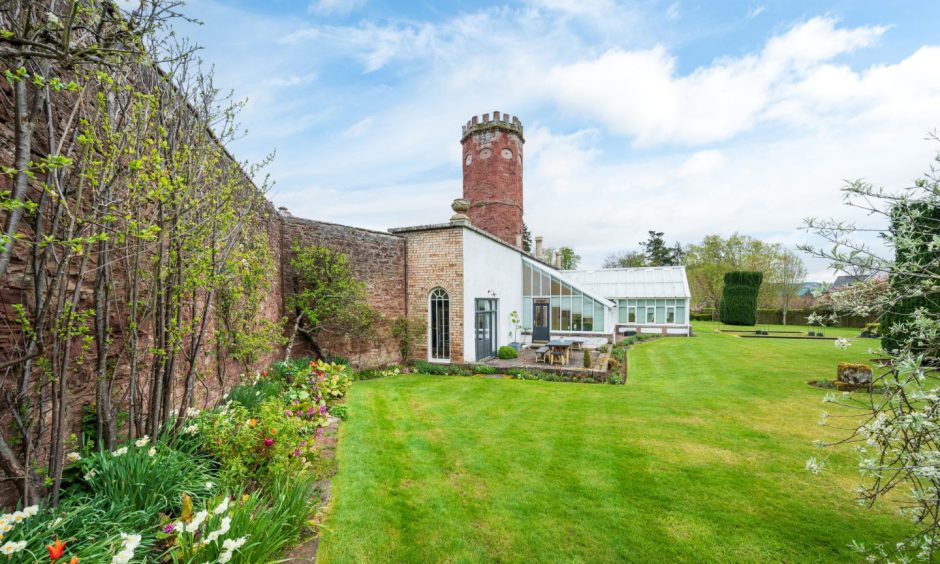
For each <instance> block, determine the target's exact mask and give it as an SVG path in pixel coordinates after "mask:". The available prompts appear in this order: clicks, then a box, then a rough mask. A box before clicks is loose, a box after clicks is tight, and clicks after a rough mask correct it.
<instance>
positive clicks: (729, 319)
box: [719, 272, 764, 325]
mask: <svg viewBox="0 0 940 564" xmlns="http://www.w3.org/2000/svg"><path fill="white" fill-rule="evenodd" d="M763 278H764V275H763V273H761V272H729V273H727V274H725V283H724V290H723V293H722V298H721V307H720V309H719V317H720V318H721V322H722V323H725V324H727V325H754V324H755V323H757V294H758V292H759V291H760V285H761V281H762V280H763Z"/></svg>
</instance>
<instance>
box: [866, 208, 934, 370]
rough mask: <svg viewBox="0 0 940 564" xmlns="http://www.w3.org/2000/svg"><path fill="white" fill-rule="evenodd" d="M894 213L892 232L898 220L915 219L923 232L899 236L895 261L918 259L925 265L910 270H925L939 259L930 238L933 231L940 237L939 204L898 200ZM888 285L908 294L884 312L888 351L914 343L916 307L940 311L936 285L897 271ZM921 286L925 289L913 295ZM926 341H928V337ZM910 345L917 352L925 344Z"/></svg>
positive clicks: (883, 329) (883, 338) (884, 338)
mask: <svg viewBox="0 0 940 564" xmlns="http://www.w3.org/2000/svg"><path fill="white" fill-rule="evenodd" d="M891 213H892V218H891V231H892V233H895V232H896V231H897V226H898V223H899V222H900V221H902V220H903V221H905V222H908V221H909V222H912V223H914V224H915V225H916V226H917V228H918V230H919V231H921V232H922V235H921V236H920V237H916V238H910V237H903V236H901V237H898V242H897V245H896V248H895V251H894V255H895V257H894V262H895V264H905V263H907V264H910V263H917V264H920V265H924V266H922V267H921V268H919V269H911V268H908V270H909V271H910V270H920V271H926V270H927V269H928V267H927V266H926V265H929V264H931V262H932V261H936V254H937V249H935V248H932V247H931V246H930V245H929V242H930V241H931V237H930V235H933V239H936V238H938V237H940V206H937V205H929V204H927V203H926V202H917V203H908V204H897V205H896V206H895V207H894V209H893V210H892V212H891ZM905 216H906V218H905ZM934 264H936V263H935V262H934ZM933 270H934V271H933V274H935V275H936V274H940V271H938V269H937V268H936V267H934V269H933ZM888 286H889V287H890V288H891V289H893V290H895V291H897V292H899V293H901V294H902V295H905V294H906V295H908V296H909V297H906V298H902V299H898V300H895V301H894V303H893V304H892V307H890V309H889V310H888V311H886V312H884V314H883V315H882V316H881V327H880V328H881V346H882V348H884V350H886V351H895V350H899V349H902V348H904V347H905V346H907V345H908V344H911V341H912V339H911V335H912V334H915V333H916V331H917V328H916V327H914V324H913V321H914V319H913V318H914V315H913V314H914V312H915V311H917V310H918V309H924V310H926V311H927V312H933V313H934V314H936V313H937V312H940V292H937V291H936V287H934V288H933V291H930V289H928V288H927V287H925V286H924V285H923V284H922V281H921V280H918V279H912V278H910V277H908V278H904V277H902V276H900V275H898V274H896V273H894V272H892V273H891V274H890V275H889V277H888ZM918 286H920V289H921V290H920V291H921V292H922V293H921V294H920V295H910V294H911V293H912V290H915V289H917V287H918ZM923 341H924V342H926V341H927V339H923ZM910 348H911V351H910V352H911V353H912V354H913V355H915V356H916V355H918V354H920V353H923V352H924V350H923V348H920V347H918V346H916V345H914V346H911V347H910Z"/></svg>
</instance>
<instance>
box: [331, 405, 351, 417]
mask: <svg viewBox="0 0 940 564" xmlns="http://www.w3.org/2000/svg"><path fill="white" fill-rule="evenodd" d="M330 415H332V416H333V417H339V418H340V419H342V420H343V421H345V420H346V418H347V417H349V410H348V408H347V407H346V404H345V403H338V404H336V405H334V406H333V407H331V408H330Z"/></svg>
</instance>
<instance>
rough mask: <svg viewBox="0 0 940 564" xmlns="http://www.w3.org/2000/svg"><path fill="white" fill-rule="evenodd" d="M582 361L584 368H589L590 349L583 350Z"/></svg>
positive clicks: (590, 363)
mask: <svg viewBox="0 0 940 564" xmlns="http://www.w3.org/2000/svg"><path fill="white" fill-rule="evenodd" d="M583 363H584V367H585V368H590V367H591V366H592V365H593V362H591V351H589V350H587V349H585V350H584V359H583Z"/></svg>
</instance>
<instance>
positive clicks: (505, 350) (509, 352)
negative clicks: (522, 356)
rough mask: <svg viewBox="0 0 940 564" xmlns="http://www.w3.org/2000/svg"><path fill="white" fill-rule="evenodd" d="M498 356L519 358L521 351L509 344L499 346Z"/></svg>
mask: <svg viewBox="0 0 940 564" xmlns="http://www.w3.org/2000/svg"><path fill="white" fill-rule="evenodd" d="M496 356H498V357H499V358H500V359H502V360H511V359H513V358H519V351H517V350H516V349H514V348H513V347H509V346H502V347H499V350H498V351H496Z"/></svg>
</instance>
